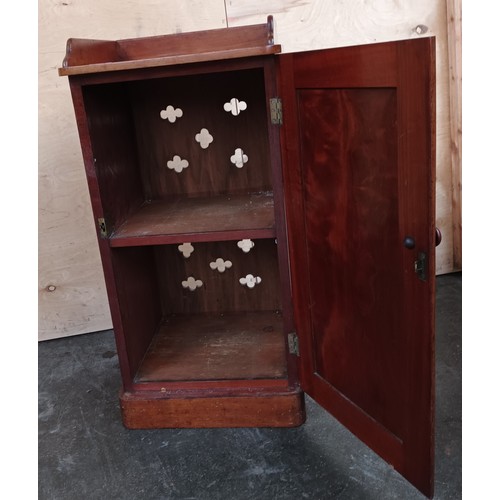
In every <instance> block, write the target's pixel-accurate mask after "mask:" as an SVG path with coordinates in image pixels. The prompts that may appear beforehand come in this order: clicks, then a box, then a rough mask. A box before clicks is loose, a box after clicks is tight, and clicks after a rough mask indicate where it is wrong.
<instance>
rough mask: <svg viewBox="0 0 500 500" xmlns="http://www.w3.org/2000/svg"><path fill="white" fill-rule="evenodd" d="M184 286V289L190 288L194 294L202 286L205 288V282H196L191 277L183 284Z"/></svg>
mask: <svg viewBox="0 0 500 500" xmlns="http://www.w3.org/2000/svg"><path fill="white" fill-rule="evenodd" d="M182 286H183V287H184V288H189V290H191V291H192V292H194V291H195V290H196V289H197V288H200V286H203V281H201V280H196V279H194V278H193V277H192V276H190V277H189V278H188V279H187V280H185V281H183V282H182Z"/></svg>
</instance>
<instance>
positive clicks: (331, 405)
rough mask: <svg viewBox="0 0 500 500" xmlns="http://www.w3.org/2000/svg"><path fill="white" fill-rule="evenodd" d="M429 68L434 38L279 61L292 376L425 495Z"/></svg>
mask: <svg viewBox="0 0 500 500" xmlns="http://www.w3.org/2000/svg"><path fill="white" fill-rule="evenodd" d="M433 66H434V40H433V39H430V38H428V39H420V40H411V41H404V42H391V43H384V44H376V45H368V46H362V47H359V46H358V47H348V48H341V49H330V50H321V51H313V52H304V53H297V54H289V55H283V56H280V77H281V82H280V87H281V92H282V98H283V115H284V124H285V125H284V127H283V128H284V130H283V134H282V139H283V140H282V145H283V156H284V158H285V160H284V182H285V197H286V206H287V214H288V233H289V239H290V255H291V271H292V287H293V296H294V305H295V322H296V327H297V333H298V336H299V341H300V357H299V367H300V380H301V384H302V386H303V389H304V390H305V391H306V392H307V393H309V394H310V395H311V397H313V398H314V399H315V400H316V401H317V402H318V403H320V404H321V405H323V406H324V407H325V408H326V409H327V410H328V411H330V412H331V413H332V414H333V415H334V416H335V417H337V418H338V419H339V420H340V421H341V422H342V423H343V424H344V425H346V426H347V427H348V428H349V429H350V430H351V431H352V432H354V433H355V434H356V435H357V436H358V437H359V438H361V439H362V440H364V441H365V442H366V443H367V444H368V445H369V446H371V447H372V448H373V449H374V450H375V451H376V452H377V453H379V454H380V455H381V456H382V457H383V458H385V459H386V460H387V461H389V462H390V463H392V464H393V465H394V466H395V468H396V469H397V470H399V471H400V472H401V473H402V474H403V475H404V476H405V477H407V478H408V479H409V480H410V481H411V482H412V483H413V484H415V485H416V486H417V487H418V488H419V489H420V490H421V491H422V492H424V493H425V494H426V495H428V496H431V495H432V483H433V454H434V449H433V446H434V445H433V391H434V388H433V387H434V386H433V384H434V367H433V363H434V360H433V353H434V351H433V335H434V323H433V321H434V319H433V310H434V309H433V305H434V252H433V243H434V239H433V234H434V125H433V123H434V91H433V88H434V85H435V82H434V68H433ZM408 238H410V239H408ZM405 239H406V240H405ZM405 241H406V245H405ZM409 241H411V242H413V246H412V244H410V243H408V242H409ZM408 247H410V248H408ZM422 254H425V259H424V258H422V259H421V257H422ZM419 259H420V260H419ZM416 262H417V265H418V266H424V267H425V270H424V271H423V272H421V273H420V274H417V273H416V272H415V266H416ZM421 278H423V279H421Z"/></svg>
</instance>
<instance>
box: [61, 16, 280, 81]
mask: <svg viewBox="0 0 500 500" xmlns="http://www.w3.org/2000/svg"><path fill="white" fill-rule="evenodd" d="M273 24H274V22H273V17H272V16H268V18H267V23H264V24H257V25H252V26H241V27H235V28H222V29H214V30H206V31H195V32H190V33H178V34H172V35H160V36H152V37H144V38H130V39H123V40H91V39H82V38H70V39H69V40H68V42H67V45H66V56H65V58H64V60H63V64H62V67H61V68H59V75H60V76H72V75H83V74H89V73H103V72H107V71H123V70H129V69H139V68H153V67H160V66H171V65H176V64H188V63H196V62H205V61H216V60H225V59H235V58H241V57H252V56H261V55H271V54H276V53H279V52H281V46H280V45H274V26H273Z"/></svg>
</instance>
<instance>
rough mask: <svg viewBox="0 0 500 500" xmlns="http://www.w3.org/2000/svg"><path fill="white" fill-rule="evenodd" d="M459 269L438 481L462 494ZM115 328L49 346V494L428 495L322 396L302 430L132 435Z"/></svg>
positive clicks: (42, 432) (447, 295) (440, 406)
mask: <svg viewBox="0 0 500 500" xmlns="http://www.w3.org/2000/svg"><path fill="white" fill-rule="evenodd" d="M461 285H462V279H461V274H449V275H445V276H440V277H438V278H437V312H436V336H437V340H436V351H437V355H436V357H437V360H436V363H437V365H436V374H437V389H436V427H437V429H436V483H435V497H434V498H436V499H440V500H444V499H447V500H458V499H460V498H461V476H462V460H461V430H462V418H461V414H462V411H461V408H462V405H461V390H462V389H461V388H462V385H461V360H462V357H461ZM119 386H120V378H119V371H118V361H117V356H116V350H115V345H114V339H113V333H112V331H106V332H99V333H93V334H88V335H81V336H76V337H70V338H65V339H58V340H52V341H47V342H43V343H40V344H39V445H38V453H39V471H38V472H39V475H38V477H39V486H38V491H39V499H41V500H44V499H50V500H66V499H68V500H78V499H85V500H91V499H99V500H100V499H105V500H111V499H119V500H129V499H130V500H139V499H148V500H149V499H151V500H160V499H185V500H187V499H196V500H205V499H206V500H216V499H221V500H239V499H241V500H251V499H259V500H267V499H272V500H274V499H290V500H292V499H293V500H295V499H300V498H305V499H314V500H323V499H324V500H326V499H344V500H345V499H349V500H350V499H360V500H361V499H367V500H368V499H373V500H385V499H398V500H413V499H415V500H417V499H420V500H421V499H423V498H424V497H423V496H422V495H421V494H420V493H419V492H418V491H417V490H416V489H415V488H414V487H412V486H411V485H410V484H409V483H407V482H406V481H405V480H404V479H403V478H402V477H401V476H400V475H399V474H398V473H397V472H395V471H394V470H393V469H392V468H391V467H390V466H389V465H388V464H386V463H385V462H384V461H383V460H382V459H380V458H379V457H378V456H377V455H375V454H374V453H373V452H372V451H371V450H370V449H369V448H367V447H366V446H365V445H364V444H363V443H361V442H360V441H359V440H358V439H357V438H355V437H354V436H353V435H352V434H350V433H349V432H348V431H347V430H346V429H345V428H344V427H343V426H342V425H340V424H339V423H338V422H337V421H336V420H335V419H334V418H332V417H331V416H330V415H329V414H328V413H326V412H325V411H324V410H323V409H322V408H321V407H319V406H318V405H316V404H315V403H314V402H313V401H312V400H310V399H307V401H306V404H307V416H308V418H307V422H306V423H305V424H304V425H303V426H301V427H299V428H296V429H200V430H196V429H193V430H191V429H188V430H176V429H173V430H170V429H167V430H150V431H128V430H126V429H125V428H124V427H123V426H122V424H121V419H120V410H119V405H118V390H119Z"/></svg>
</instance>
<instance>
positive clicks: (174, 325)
mask: <svg viewBox="0 0 500 500" xmlns="http://www.w3.org/2000/svg"><path fill="white" fill-rule="evenodd" d="M286 376H287V370H286V356H285V341H284V335H283V321H282V316H281V314H279V313H277V312H275V311H258V312H245V313H231V314H197V315H186V316H172V317H169V318H168V319H167V320H166V321H165V322H164V323H163V324H162V325H161V326H160V328H159V330H158V333H157V334H156V335H155V337H154V338H153V340H152V342H151V345H150V346H149V349H148V351H147V352H146V355H145V357H144V359H143V361H142V363H141V365H140V367H139V370H138V372H137V374H136V377H135V380H134V382H136V383H145V382H169V381H171V382H174V381H175V382H179V381H194V380H198V381H206V380H246V379H248V380H255V379H283V378H286Z"/></svg>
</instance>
